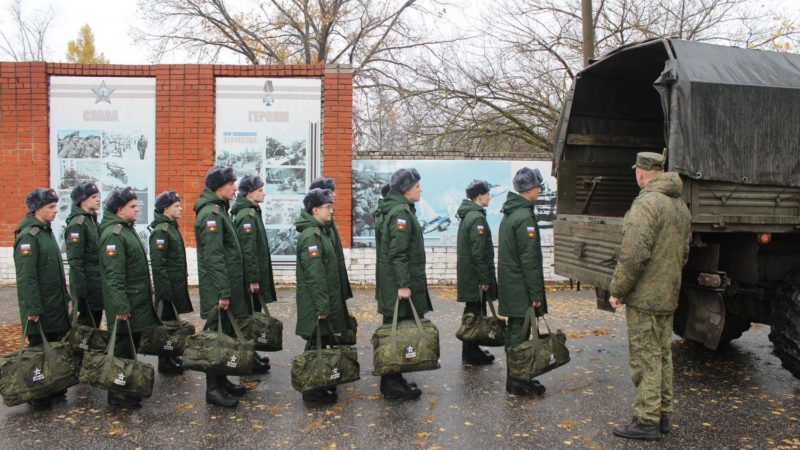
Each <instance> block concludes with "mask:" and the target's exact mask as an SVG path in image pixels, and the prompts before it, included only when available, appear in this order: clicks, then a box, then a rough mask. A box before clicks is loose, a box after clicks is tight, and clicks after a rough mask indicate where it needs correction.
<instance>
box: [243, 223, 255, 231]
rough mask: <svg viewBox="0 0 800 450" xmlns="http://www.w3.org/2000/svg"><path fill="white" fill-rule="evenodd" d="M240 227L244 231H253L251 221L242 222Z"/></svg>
mask: <svg viewBox="0 0 800 450" xmlns="http://www.w3.org/2000/svg"><path fill="white" fill-rule="evenodd" d="M242 229H243V230H244V232H245V233H252V232H253V224H252V223H244V224H242Z"/></svg>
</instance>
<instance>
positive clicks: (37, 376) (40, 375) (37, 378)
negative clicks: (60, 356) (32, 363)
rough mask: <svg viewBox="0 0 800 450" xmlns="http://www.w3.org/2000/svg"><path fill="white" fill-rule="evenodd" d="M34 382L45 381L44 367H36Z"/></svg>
mask: <svg viewBox="0 0 800 450" xmlns="http://www.w3.org/2000/svg"><path fill="white" fill-rule="evenodd" d="M32 380H33V382H34V383H38V382H39V381H44V374H43V373H42V369H40V368H38V367H36V368H34V369H33V378H32Z"/></svg>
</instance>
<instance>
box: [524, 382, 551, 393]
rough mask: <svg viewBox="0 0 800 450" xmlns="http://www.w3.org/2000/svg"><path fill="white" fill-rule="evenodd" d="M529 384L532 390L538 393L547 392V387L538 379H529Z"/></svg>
mask: <svg viewBox="0 0 800 450" xmlns="http://www.w3.org/2000/svg"><path fill="white" fill-rule="evenodd" d="M528 386H530V387H531V390H532V391H533V393H534V394H536V395H544V393H545V392H547V388H545V387H544V385H543V384H542V383H539V382H538V381H537V380H534V379H533V378H531V379H530V380H529V381H528Z"/></svg>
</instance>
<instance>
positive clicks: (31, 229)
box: [28, 227, 42, 236]
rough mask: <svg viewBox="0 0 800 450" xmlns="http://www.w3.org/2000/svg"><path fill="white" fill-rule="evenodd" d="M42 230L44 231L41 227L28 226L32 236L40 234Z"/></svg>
mask: <svg viewBox="0 0 800 450" xmlns="http://www.w3.org/2000/svg"><path fill="white" fill-rule="evenodd" d="M40 231H42V229H41V228H39V227H30V228H28V234H30V235H31V236H36V235H37V234H39V232H40Z"/></svg>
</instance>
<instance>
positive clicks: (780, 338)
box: [769, 270, 800, 379]
mask: <svg viewBox="0 0 800 450" xmlns="http://www.w3.org/2000/svg"><path fill="white" fill-rule="evenodd" d="M770 322H771V323H770V325H771V331H770V333H769V340H770V341H772V347H773V348H772V352H773V353H774V354H775V356H777V357H778V359H780V360H781V364H782V365H783V368H784V369H786V370H788V371H789V372H791V373H792V375H794V376H795V378H799V379H800V270H795V271H794V272H793V273H792V274H790V275H789V276H788V277H787V279H786V281H784V284H783V285H782V286H781V287H780V288H779V289H778V292H777V294H776V295H775V300H774V301H773V302H772V320H771V321H770Z"/></svg>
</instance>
